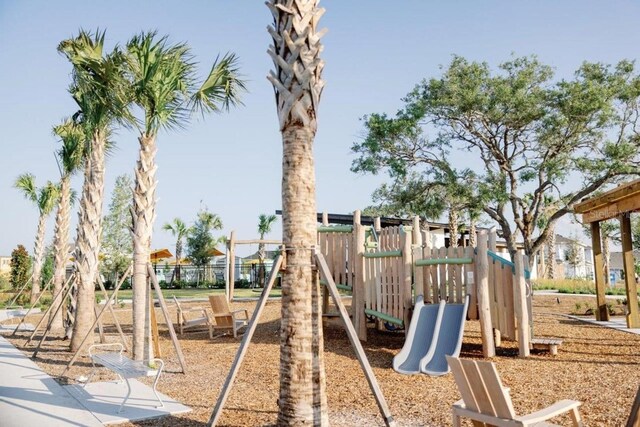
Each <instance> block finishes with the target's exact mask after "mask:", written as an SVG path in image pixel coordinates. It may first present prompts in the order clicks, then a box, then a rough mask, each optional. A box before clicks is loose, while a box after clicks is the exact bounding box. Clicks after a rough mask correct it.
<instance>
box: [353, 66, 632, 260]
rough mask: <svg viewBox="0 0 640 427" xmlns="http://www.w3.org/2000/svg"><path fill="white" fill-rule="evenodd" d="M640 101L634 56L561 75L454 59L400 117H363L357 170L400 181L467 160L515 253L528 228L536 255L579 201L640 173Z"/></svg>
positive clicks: (530, 250) (473, 182) (430, 175)
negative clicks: (569, 75)
mask: <svg viewBox="0 0 640 427" xmlns="http://www.w3.org/2000/svg"><path fill="white" fill-rule="evenodd" d="M639 101H640V77H639V76H638V73H637V71H636V69H635V65H634V63H633V62H630V61H621V62H619V63H618V64H616V65H615V66H611V65H605V64H600V63H588V62H585V63H583V64H582V66H581V67H580V68H579V69H578V70H577V71H576V72H575V75H574V77H573V78H571V79H562V80H556V79H554V73H553V70H552V68H551V67H550V66H548V65H545V64H542V63H541V62H540V61H539V60H538V59H537V58H536V57H522V58H512V59H511V60H510V61H507V62H505V63H503V64H501V65H500V66H499V67H498V70H497V71H496V70H492V69H491V68H490V67H489V65H488V64H487V63H484V62H483V63H480V62H472V61H468V60H466V59H464V58H462V57H454V58H453V60H452V62H451V64H450V65H449V66H448V67H447V68H446V69H445V70H444V72H443V75H442V76H441V77H440V78H432V79H428V80H424V81H422V82H421V83H420V84H418V85H417V86H416V87H415V89H414V90H413V91H412V92H411V93H409V95H407V97H406V98H405V99H404V102H405V104H404V107H403V108H402V109H400V110H399V111H398V112H397V113H396V115H395V116H394V117H390V116H388V115H387V114H384V113H382V114H379V113H374V114H371V115H368V116H365V117H364V119H363V120H364V126H365V136H364V138H363V139H362V140H361V141H358V142H356V143H354V144H353V146H352V151H353V152H354V153H356V154H357V155H358V157H357V158H356V159H355V160H354V161H353V164H352V170H353V171H354V172H360V173H374V174H375V173H379V172H381V171H386V172H387V173H388V175H389V176H390V178H391V179H392V181H393V182H394V184H395V183H401V184H402V182H403V180H405V181H406V180H407V177H410V176H417V177H418V178H419V179H421V180H424V181H425V182H435V181H437V175H438V174H441V173H442V171H443V170H445V169H446V168H453V167H454V166H456V165H462V166H464V167H466V168H469V170H470V171H472V172H473V178H471V177H469V178H467V179H464V180H463V181H462V183H463V184H464V185H466V187H467V188H468V187H473V188H474V189H475V190H476V191H477V201H478V202H479V204H478V206H480V207H481V209H482V211H483V212H484V213H485V214H486V215H488V216H489V217H490V218H491V219H492V220H494V221H496V222H497V223H498V226H499V228H500V232H501V234H502V235H503V237H504V238H505V240H506V241H507V245H508V247H509V250H510V252H511V253H512V254H513V253H514V252H515V250H516V245H515V242H516V237H517V235H518V234H520V235H521V236H522V238H523V240H524V247H525V252H526V253H527V254H528V255H532V254H535V253H536V252H537V251H538V249H539V248H540V247H541V246H542V245H543V243H544V241H545V239H546V237H547V234H548V232H549V230H550V229H552V228H553V225H554V224H555V223H556V222H557V221H558V220H559V219H560V218H562V217H563V216H564V215H566V214H567V213H569V212H571V211H572V208H573V205H574V204H575V203H576V202H578V201H580V200H581V199H582V198H584V197H586V196H588V195H590V194H592V193H593V192H594V191H597V190H598V189H601V188H604V187H606V186H608V185H610V184H615V183H617V182H619V181H620V180H621V179H623V178H624V177H625V176H628V175H632V174H638V171H639V169H638V166H639V165H640V163H639V161H640V157H639V155H638V148H639V144H640V138H638V129H637V126H636V122H637V120H638V118H639V112H640V111H639V108H638V107H639ZM409 182H411V181H409ZM404 188H405V189H408V188H410V187H408V186H404ZM418 196H419V197H420V194H418Z"/></svg>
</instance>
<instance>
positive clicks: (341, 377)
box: [11, 296, 640, 426]
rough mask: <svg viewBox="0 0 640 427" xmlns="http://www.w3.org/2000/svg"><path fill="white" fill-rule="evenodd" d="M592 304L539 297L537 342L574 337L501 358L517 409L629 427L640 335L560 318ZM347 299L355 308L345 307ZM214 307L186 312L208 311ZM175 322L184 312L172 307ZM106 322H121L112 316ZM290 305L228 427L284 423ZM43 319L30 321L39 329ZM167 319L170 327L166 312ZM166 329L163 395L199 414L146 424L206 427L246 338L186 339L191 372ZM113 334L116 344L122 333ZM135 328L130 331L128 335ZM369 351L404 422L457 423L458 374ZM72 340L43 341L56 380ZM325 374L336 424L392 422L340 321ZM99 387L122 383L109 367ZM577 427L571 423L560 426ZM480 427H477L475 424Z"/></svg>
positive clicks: (275, 314)
mask: <svg viewBox="0 0 640 427" xmlns="http://www.w3.org/2000/svg"><path fill="white" fill-rule="evenodd" d="M587 301H588V302H590V303H591V304H592V305H593V304H594V302H595V301H594V299H593V298H591V299H590V298H589V297H561V298H560V299H559V300H558V299H556V297H552V296H535V297H534V313H535V315H534V332H535V335H536V337H558V338H562V339H563V340H564V343H563V344H562V346H561V347H560V348H559V352H558V355H557V356H550V355H549V354H547V353H544V352H537V351H535V352H533V353H532V355H531V357H530V358H528V359H520V358H518V357H517V353H518V351H517V345H516V343H511V342H505V341H503V343H502V347H501V348H499V349H498V350H497V353H498V354H497V356H496V358H495V359H494V361H495V363H496V365H497V368H498V371H499V373H500V375H501V377H502V380H503V384H504V385H505V386H507V387H510V388H511V396H512V399H513V404H514V407H515V410H516V413H518V414H524V413H527V412H531V411H535V410H537V409H541V408H542V407H544V406H546V405H549V404H551V403H553V402H554V401H556V400H560V399H576V400H579V401H581V402H582V403H583V404H582V406H581V409H580V410H581V413H582V415H583V417H584V421H585V425H587V426H620V425H624V423H625V422H626V419H627V416H628V413H629V410H630V408H631V404H632V401H633V398H634V396H635V393H636V391H637V389H638V386H639V385H640V369H639V368H640V336H639V335H633V334H629V333H625V332H620V331H615V330H611V329H606V328H602V327H598V326H593V325H590V324H586V323H582V322H579V321H576V320H572V319H568V318H566V317H564V316H562V315H560V313H565V314H566V313H570V312H571V311H573V308H574V307H575V305H576V302H581V303H582V304H584V302H587ZM345 302H346V301H345ZM203 304H204V303H189V304H185V305H191V306H198V305H203ZM254 305H255V302H242V303H240V302H238V303H234V304H233V307H234V308H248V309H249V310H250V311H252V310H253V307H254ZM169 306H170V309H171V311H172V319H175V311H174V307H171V306H172V304H169ZM118 316H119V318H120V320H121V321H122V322H123V323H130V320H127V318H129V319H130V311H129V310H126V309H125V310H119V311H118ZM106 317H107V318H106V319H105V323H106V325H109V324H110V322H111V320H110V319H109V316H108V315H107V316H106ZM279 318H280V303H279V302H278V301H271V302H269V303H267V306H266V308H265V311H264V313H263V316H262V319H261V321H260V324H259V326H258V328H257V330H256V334H255V336H254V338H253V340H252V344H251V346H250V348H249V352H248V354H247V357H246V358H245V361H244V364H243V365H242V368H241V369H240V373H239V374H238V376H237V378H236V383H235V386H234V388H233V390H232V392H231V394H230V396H229V399H228V401H227V405H226V408H225V411H224V413H223V416H222V418H221V422H220V423H219V425H225V426H249V425H273V424H274V423H275V421H276V418H277V409H278V408H277V397H278V363H279V339H278V329H279ZM37 320H38V318H37V317H35V316H34V317H33V318H32V319H29V321H30V322H31V323H35V322H36V321H37ZM158 320H159V322H162V321H163V318H162V315H161V314H160V312H159V311H158ZM160 328H161V340H160V341H161V342H160V346H161V350H162V357H163V359H165V361H166V363H167V373H166V374H165V375H164V376H163V377H162V378H161V380H160V383H159V386H158V388H159V390H160V391H161V392H163V393H165V394H167V395H169V396H171V397H172V398H174V399H177V400H178V401H180V402H182V403H184V404H185V405H187V406H189V407H191V408H192V409H193V411H192V412H189V413H187V414H183V415H179V416H175V417H165V418H163V419H160V420H153V421H148V422H141V423H136V424H135V425H153V426H177V425H180V426H203V425H205V423H206V421H207V420H208V419H209V416H210V415H211V411H212V409H213V406H214V405H215V402H216V399H217V397H218V394H219V393H220V390H221V388H222V384H223V383H224V380H225V378H226V375H227V373H228V370H229V368H230V366H231V363H232V361H233V358H234V356H235V353H236V351H237V349H238V346H239V340H236V339H234V338H233V337H231V336H224V337H219V338H216V339H214V340H210V339H209V338H208V333H204V332H190V333H185V334H184V335H182V336H181V337H180V343H181V345H182V350H183V352H184V354H185V357H186V360H187V364H188V373H187V374H186V375H185V374H182V373H180V372H179V370H180V366H179V364H178V362H177V359H176V357H175V354H174V352H173V348H172V344H171V341H170V340H169V338H168V333H167V332H166V330H164V331H163V328H162V325H161V326H160ZM112 329H114V328H110V327H107V330H108V332H109V337H108V338H109V341H116V340H117V335H115V334H114V333H113V332H115V330H114V331H112ZM126 329H130V324H129V325H125V330H126ZM24 336H25V334H24V333H23V334H22V337H19V338H14V339H11V341H12V342H13V344H14V345H16V346H17V347H18V348H20V349H21V350H23V351H25V353H27V354H28V355H30V354H31V352H32V349H33V346H30V347H29V348H25V347H24V342H25V338H24ZM369 337H370V338H369V340H368V342H367V343H365V344H364V348H365V351H366V353H367V357H368V358H369V362H370V363H371V365H372V367H373V370H374V372H375V375H376V377H377V379H378V382H379V383H380V386H381V388H382V391H383V393H384V395H385V397H386V399H387V402H388V404H389V407H390V410H391V412H392V413H393V415H394V418H395V419H396V420H397V422H398V424H399V425H403V426H447V425H451V415H450V413H451V412H450V408H451V404H452V403H453V402H455V401H456V400H458V399H459V398H460V395H459V393H458V391H457V389H456V386H455V383H454V380H453V377H452V376H451V375H447V376H444V377H438V378H432V377H429V376H426V375H412V376H405V375H400V374H397V373H396V372H394V371H393V369H392V368H391V363H392V359H393V356H394V355H395V354H397V353H398V351H400V349H401V348H402V345H403V343H404V336H403V335H402V334H401V333H392V332H379V331H375V330H374V329H370V330H369ZM67 345H68V342H64V341H61V340H60V339H59V338H56V337H52V338H51V339H47V340H46V341H45V343H44V344H43V347H42V350H41V352H40V353H39V355H38V358H37V359H36V362H37V363H38V365H39V366H40V367H41V368H42V369H44V370H45V371H46V372H48V373H49V374H50V375H52V376H54V377H56V376H58V375H60V373H61V372H62V371H63V369H64V366H65V365H66V363H67V362H68V360H69V359H70V358H71V354H70V353H69V352H68V351H66V348H67V347H66V346H67ZM481 355H482V349H481V341H480V331H479V323H478V322H477V321H469V322H467V324H466V327H465V335H464V343H463V346H462V351H461V355H460V356H461V357H469V358H479V357H481ZM325 368H326V379H327V394H328V402H329V411H330V421H331V424H332V425H334V426H354V425H366V426H373V425H383V423H382V418H381V417H380V416H379V414H378V409H377V406H376V403H375V401H374V399H373V397H372V394H371V393H370V390H369V388H368V385H367V382H366V380H365V378H364V376H363V374H362V371H361V370H360V367H359V364H358V362H357V359H356V358H355V355H354V353H353V351H352V349H351V346H350V344H349V340H348V338H347V336H346V334H345V332H344V331H343V329H342V327H341V325H340V324H339V322H338V321H330V322H329V323H327V324H326V326H325ZM88 370H89V364H88V360H87V359H86V358H81V359H80V360H79V363H78V364H77V365H76V366H74V367H73V368H72V369H71V370H70V372H69V374H68V378H63V379H60V381H63V382H64V381H74V380H73V379H75V378H78V377H79V376H81V375H86V374H87V372H88ZM104 371H105V373H104V374H103V375H102V377H99V376H96V378H95V381H99V380H106V379H112V378H113V376H111V375H110V374H109V373H108V372H106V370H104ZM557 422H558V423H561V424H562V423H564V424H565V425H567V424H568V418H565V419H562V418H559V419H557ZM469 425H470V424H469Z"/></svg>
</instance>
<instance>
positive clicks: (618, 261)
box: [609, 249, 640, 270]
mask: <svg viewBox="0 0 640 427" xmlns="http://www.w3.org/2000/svg"><path fill="white" fill-rule="evenodd" d="M633 257H634V258H635V259H640V250H638V249H636V250H635V251H633ZM609 268H610V269H612V270H623V269H624V266H623V265H622V252H611V253H610V254H609Z"/></svg>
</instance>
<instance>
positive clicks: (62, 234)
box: [51, 174, 71, 331]
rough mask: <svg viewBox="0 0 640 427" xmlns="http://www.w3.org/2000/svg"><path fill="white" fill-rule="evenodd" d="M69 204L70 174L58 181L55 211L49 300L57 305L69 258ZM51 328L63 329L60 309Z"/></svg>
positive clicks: (59, 300)
mask: <svg viewBox="0 0 640 427" xmlns="http://www.w3.org/2000/svg"><path fill="white" fill-rule="evenodd" d="M70 205H71V176H70V175H66V174H65V176H63V178H62V181H61V182H60V202H59V204H58V212H57V213H56V226H55V232H54V254H55V255H54V262H53V265H54V269H53V295H54V296H56V299H55V300H54V301H52V302H51V304H52V305H53V306H54V307H57V306H58V305H59V304H60V302H61V299H62V295H60V291H61V290H62V286H63V285H64V280H65V275H66V265H67V260H68V259H69V253H68V247H67V241H68V240H69V211H70ZM51 329H52V330H54V331H60V330H62V329H63V324H62V310H58V311H57V313H56V315H55V317H54V318H53V320H52V322H51Z"/></svg>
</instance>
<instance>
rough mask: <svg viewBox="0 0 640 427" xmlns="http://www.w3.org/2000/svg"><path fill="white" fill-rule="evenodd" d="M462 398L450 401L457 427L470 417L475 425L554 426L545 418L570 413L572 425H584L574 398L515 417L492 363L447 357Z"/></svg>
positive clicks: (454, 423) (507, 426)
mask: <svg viewBox="0 0 640 427" xmlns="http://www.w3.org/2000/svg"><path fill="white" fill-rule="evenodd" d="M447 361H448V362H449V366H450V367H451V371H452V372H453V377H454V378H455V381H456V384H457V385H458V390H460V394H461V395H462V400H460V401H458V402H456V403H454V404H453V407H452V412H453V425H454V427H460V426H461V423H460V418H462V417H464V418H470V419H471V420H472V421H473V425H474V426H475V427H484V426H496V427H502V426H504V427H528V426H535V427H542V426H553V425H554V424H549V423H547V422H546V421H547V420H549V419H551V418H553V417H556V416H558V415H561V414H564V413H566V412H569V413H570V415H571V419H572V420H573V425H574V427H583V423H582V419H581V417H580V413H579V412H578V406H580V402H578V401H575V400H561V401H559V402H556V403H554V404H553V405H551V406H549V407H547V408H545V409H541V410H539V411H536V412H532V413H530V414H528V415H523V416H516V414H515V412H514V410H513V405H512V404H511V397H510V396H509V390H508V389H507V388H505V387H503V386H502V383H501V381H500V377H499V376H498V371H497V370H496V367H495V365H494V364H493V363H492V362H482V361H475V360H469V359H458V358H457V357H451V356H447Z"/></svg>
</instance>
